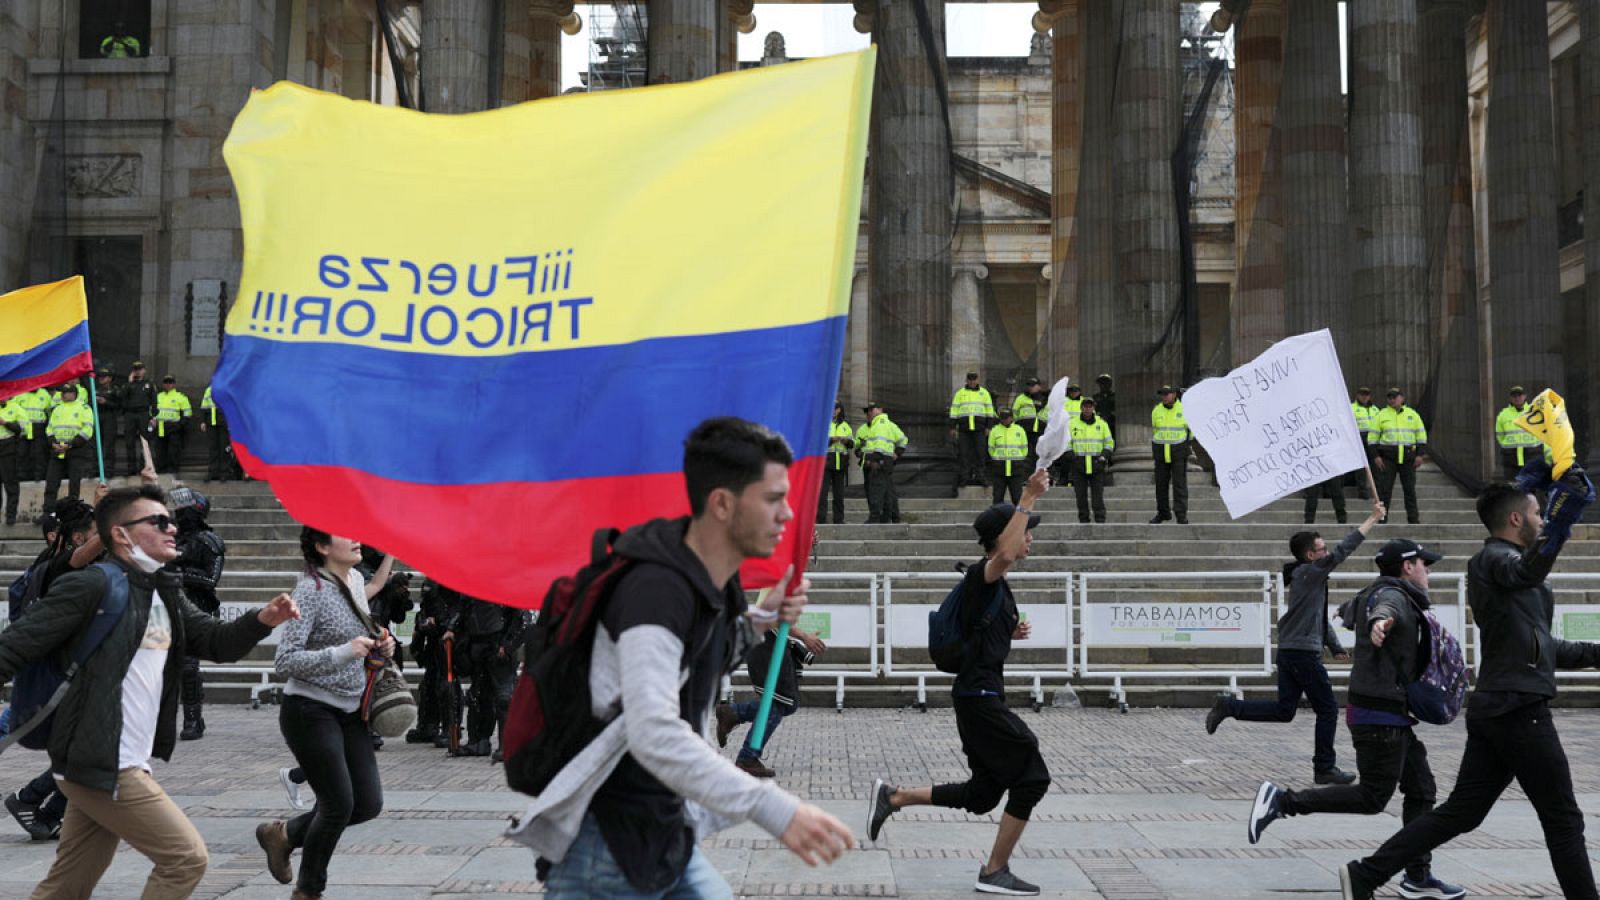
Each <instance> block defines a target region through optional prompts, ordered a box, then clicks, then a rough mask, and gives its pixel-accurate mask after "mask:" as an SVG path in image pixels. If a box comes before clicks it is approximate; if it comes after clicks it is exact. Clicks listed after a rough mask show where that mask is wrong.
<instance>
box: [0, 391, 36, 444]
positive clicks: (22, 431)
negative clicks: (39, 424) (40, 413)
mask: <svg viewBox="0 0 1600 900" xmlns="http://www.w3.org/2000/svg"><path fill="white" fill-rule="evenodd" d="M8 424H9V425H11V426H13V427H14V428H15V430H12V428H8V427H6V426H7V425H8ZM32 433H33V423H32V422H31V421H29V419H28V411H27V410H26V409H24V408H23V406H22V401H21V399H20V398H17V397H12V398H11V399H10V400H7V401H5V402H4V403H0V441H9V440H13V439H16V438H22V439H27V438H28V436H29V435H31V434H32Z"/></svg>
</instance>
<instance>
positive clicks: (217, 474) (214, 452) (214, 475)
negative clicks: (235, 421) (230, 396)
mask: <svg viewBox="0 0 1600 900" xmlns="http://www.w3.org/2000/svg"><path fill="white" fill-rule="evenodd" d="M200 430H201V431H203V432H205V434H206V480H207V481H231V480H232V479H233V478H234V474H235V472H236V468H235V465H234V459H233V445H232V443H231V440H230V435H229V432H228V417H227V416H224V415H223V414H222V410H221V409H219V408H218V407H217V401H215V400H213V399H212V398H211V386H210V385H206V392H205V393H204V394H203V395H201V397H200Z"/></svg>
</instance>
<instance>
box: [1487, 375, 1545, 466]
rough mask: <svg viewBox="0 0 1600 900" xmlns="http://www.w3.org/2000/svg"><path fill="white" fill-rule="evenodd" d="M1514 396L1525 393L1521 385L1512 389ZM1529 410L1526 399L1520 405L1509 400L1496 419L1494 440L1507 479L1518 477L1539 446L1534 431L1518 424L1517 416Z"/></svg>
mask: <svg viewBox="0 0 1600 900" xmlns="http://www.w3.org/2000/svg"><path fill="white" fill-rule="evenodd" d="M1511 394H1512V395H1513V396H1515V395H1518V394H1524V395H1525V392H1524V391H1523V390H1522V388H1520V387H1514V388H1512V389H1511ZM1527 410H1528V403H1527V401H1526V400H1524V401H1523V403H1522V404H1521V405H1520V406H1519V405H1517V404H1516V403H1514V402H1510V401H1508V402H1507V403H1506V408H1505V409H1502V410H1500V414H1499V415H1498V416H1495V419H1494V440H1495V444H1496V446H1497V447H1498V448H1499V450H1500V469H1501V471H1502V472H1503V473H1504V474H1505V478H1506V480H1507V481H1511V480H1513V479H1515V478H1516V477H1517V473H1518V472H1521V471H1522V467H1523V466H1525V465H1527V463H1528V460H1530V459H1532V458H1533V449H1534V448H1535V447H1538V446H1539V439H1538V438H1537V437H1535V436H1534V434H1533V432H1531V431H1526V430H1524V429H1522V428H1520V427H1518V426H1517V417H1519V416H1521V415H1522V414H1523V413H1524V412H1527Z"/></svg>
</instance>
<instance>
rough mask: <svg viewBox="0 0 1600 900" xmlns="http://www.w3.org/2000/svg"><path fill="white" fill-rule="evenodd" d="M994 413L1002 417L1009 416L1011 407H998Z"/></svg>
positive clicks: (1007, 417) (1006, 417)
mask: <svg viewBox="0 0 1600 900" xmlns="http://www.w3.org/2000/svg"><path fill="white" fill-rule="evenodd" d="M996 415H998V416H999V417H1000V418H1002V419H1009V418H1011V407H1009V406H1002V407H1000V412H999V413H997V414H996Z"/></svg>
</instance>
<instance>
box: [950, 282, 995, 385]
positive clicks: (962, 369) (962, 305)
mask: <svg viewBox="0 0 1600 900" xmlns="http://www.w3.org/2000/svg"><path fill="white" fill-rule="evenodd" d="M988 277H989V270H988V268H986V267H984V266H981V265H962V266H957V267H956V269H955V279H954V280H953V281H952V282H951V285H950V379H951V384H952V385H956V384H960V383H961V380H962V379H963V378H965V377H966V374H967V373H968V372H977V373H978V375H979V377H980V378H982V379H983V381H984V383H988V381H989V379H988V376H987V375H986V374H985V373H984V371H983V361H984V358H985V356H986V354H985V353H984V349H985V348H984V332H983V288H982V286H981V285H979V284H978V282H980V281H984V280H986V279H988ZM952 390H954V388H952Z"/></svg>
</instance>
